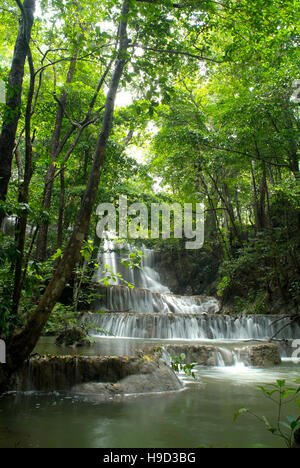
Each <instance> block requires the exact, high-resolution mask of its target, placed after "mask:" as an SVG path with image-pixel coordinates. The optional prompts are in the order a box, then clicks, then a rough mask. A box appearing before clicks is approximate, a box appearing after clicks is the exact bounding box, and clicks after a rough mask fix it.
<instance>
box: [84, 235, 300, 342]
mask: <svg viewBox="0 0 300 468" xmlns="http://www.w3.org/2000/svg"><path fill="white" fill-rule="evenodd" d="M126 249H127V251H128V252H132V249H131V247H130V246H126ZM142 250H143V254H144V255H145V256H144V257H143V259H142V269H141V270H140V269H135V270H130V269H126V268H125V267H124V266H123V265H122V264H121V259H122V257H124V247H123V249H122V248H120V247H117V246H116V245H115V244H114V243H113V241H112V240H109V239H106V240H105V242H104V246H103V249H102V251H101V253H100V254H99V259H98V262H99V264H101V265H103V266H104V265H107V266H108V267H109V269H110V270H111V271H113V272H114V273H115V274H117V273H119V274H121V275H122V277H123V278H124V279H125V280H126V281H128V282H129V283H131V284H133V285H134V286H135V287H134V289H130V288H129V287H127V286H123V285H122V281H121V280H120V279H117V281H114V282H112V284H111V286H108V287H104V286H99V289H100V292H101V293H102V299H100V300H98V301H97V302H96V303H95V312H99V311H102V312H103V313H101V314H98V313H97V314H94V315H93V319H92V320H93V322H94V323H96V324H97V325H98V326H99V327H101V328H103V329H104V330H106V332H107V334H108V335H109V336H115V337H123V338H124V337H126V338H144V339H145V338H146V339H160V340H176V339H177V340H251V339H255V340H264V339H268V338H270V337H272V336H274V335H275V334H277V335H276V338H278V339H287V340H290V339H295V338H298V337H300V326H299V325H298V323H296V322H295V323H294V324H293V325H292V326H288V327H286V328H284V329H283V330H282V331H280V330H281V329H282V328H283V325H284V324H288V323H289V319H288V318H283V319H282V320H281V321H279V320H278V316H261V315H247V316H238V317H236V316H234V317H233V316H228V315H220V314H218V311H219V304H218V301H217V300H216V299H215V298H213V297H208V296H177V295H174V294H172V293H171V291H170V290H169V288H168V287H167V286H165V285H163V284H162V283H161V280H160V276H159V273H158V272H157V271H156V269H155V254H154V252H153V251H151V250H149V249H146V248H143V249H142ZM104 277H105V273H104V272H103V270H102V272H101V270H100V271H99V272H97V273H96V275H95V281H99V280H101V279H103V278H104Z"/></svg>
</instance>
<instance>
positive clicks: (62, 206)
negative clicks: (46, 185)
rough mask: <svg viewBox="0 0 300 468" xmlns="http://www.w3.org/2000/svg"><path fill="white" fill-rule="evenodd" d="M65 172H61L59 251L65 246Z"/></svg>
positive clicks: (58, 226) (62, 170) (58, 229)
mask: <svg viewBox="0 0 300 468" xmlns="http://www.w3.org/2000/svg"><path fill="white" fill-rule="evenodd" d="M65 193H66V190H65V170H64V168H62V169H61V171H60V194H59V214H58V225H57V249H61V247H62V244H63V226H64V213H65V198H66V197H65Z"/></svg>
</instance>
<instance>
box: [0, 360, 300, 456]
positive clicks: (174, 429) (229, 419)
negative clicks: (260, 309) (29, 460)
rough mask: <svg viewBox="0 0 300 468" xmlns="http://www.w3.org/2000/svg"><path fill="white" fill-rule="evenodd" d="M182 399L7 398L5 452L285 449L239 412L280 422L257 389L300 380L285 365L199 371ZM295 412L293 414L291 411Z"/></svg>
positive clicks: (0, 405) (0, 440)
mask: <svg viewBox="0 0 300 468" xmlns="http://www.w3.org/2000/svg"><path fill="white" fill-rule="evenodd" d="M196 372H197V378H198V379H197V381H196V382H193V381H192V380H189V379H188V381H187V388H186V390H185V391H183V392H179V393H171V394H157V395H152V396H133V397H126V398H121V399H119V400H115V401H107V402H99V401H97V398H96V396H94V397H93V396H91V397H86V396H78V395H70V394H65V395H62V394H57V393H55V394H51V395H41V394H17V395H15V394H10V395H6V396H4V397H2V398H1V399H0V415H1V420H2V421H5V428H4V429H3V428H2V430H1V432H0V447H8V446H10V447H14V446H21V447H96V448H97V447H99V448H100V447H102V448H107V447H111V448H140V447H143V448H168V447H173V448H174V447H175V448H176V447H178V448H184V447H186V448H193V447H199V446H210V445H212V446H214V447H225V446H229V447H234V448H236V447H248V446H250V445H251V444H256V443H260V444H261V443H262V444H267V445H269V446H272V447H278V446H279V447H280V441H278V440H277V438H274V437H273V436H272V435H271V434H269V433H268V432H267V431H266V430H265V428H264V427H263V426H262V425H261V424H260V423H259V421H257V420H256V419H255V418H251V417H250V416H247V415H244V416H241V417H240V418H239V419H238V420H237V421H236V422H235V423H234V422H233V414H234V412H235V411H236V410H237V409H239V408H241V407H247V408H250V409H252V410H253V411H254V412H256V413H257V414H259V415H261V416H262V415H265V416H266V417H268V418H269V419H270V420H272V419H274V413H275V406H273V404H272V403H271V402H270V401H268V400H266V399H265V397H264V396H263V395H262V393H261V391H259V390H258V389H257V385H260V384H266V383H272V382H274V381H275V380H276V379H283V378H287V376H288V381H289V382H290V383H293V382H294V380H295V379H296V378H297V377H298V376H299V366H297V365H294V364H293V363H288V362H285V363H284V364H282V365H281V366H279V367H276V368H272V369H267V370H261V369H251V368H246V367H244V366H241V365H238V366H233V367H223V368H221V367H218V368H203V367H199V368H198V369H197V371H196ZM287 411H288V413H290V414H295V413H293V411H294V408H293V407H291V408H289V409H288V408H287Z"/></svg>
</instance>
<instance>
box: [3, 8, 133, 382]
mask: <svg viewBox="0 0 300 468" xmlns="http://www.w3.org/2000/svg"><path fill="white" fill-rule="evenodd" d="M128 13H129V6H128V3H127V0H124V2H123V7H122V13H121V21H120V27H119V37H120V44H119V53H118V58H117V61H116V66H115V70H114V73H113V76H112V79H111V83H110V86H109V90H108V94H107V98H106V107H105V113H104V117H103V123H102V128H101V132H100V135H99V138H98V142H97V147H96V152H95V156H94V161H93V165H92V168H91V172H90V175H89V180H88V183H87V187H86V190H85V194H84V196H83V199H82V203H81V208H80V211H79V214H78V217H77V221H76V224H75V227H74V229H73V233H72V235H71V238H70V241H69V243H68V245H67V247H66V249H65V252H64V256H63V258H62V260H61V261H60V263H59V265H58V267H57V269H56V271H55V273H54V276H53V278H52V280H51V281H50V283H49V285H48V287H47V289H46V291H45V293H44V295H43V297H42V298H41V301H40V303H39V304H38V306H37V308H36V309H35V311H34V312H33V313H32V314H31V316H30V317H29V319H28V321H27V323H26V325H25V326H24V327H23V328H21V329H20V330H18V331H17V332H16V333H15V334H14V336H13V337H12V338H11V339H10V340H9V342H8V344H7V369H6V372H7V371H8V372H9V373H10V374H11V373H13V372H14V371H15V370H16V369H17V368H18V367H19V366H20V365H22V363H23V361H24V360H25V359H26V358H27V357H28V356H29V354H30V353H31V352H32V350H33V349H34V347H35V345H36V343H37V341H38V339H39V337H40V335H41V333H42V331H43V328H44V326H45V324H46V322H47V320H48V318H49V316H50V314H51V312H52V310H53V307H54V306H55V304H56V302H57V301H58V300H59V298H60V296H61V294H62V292H63V290H64V288H65V285H66V283H67V281H68V279H69V278H70V276H71V274H72V271H73V269H74V266H75V264H76V261H77V260H78V258H79V256H80V250H81V247H82V242H83V240H84V238H85V236H86V233H87V231H88V228H89V223H90V218H91V215H92V211H93V208H94V204H95V201H96V198H97V193H98V185H99V181H100V176H101V172H102V168H103V164H104V161H105V157H106V148H107V143H108V139H109V135H110V131H111V127H112V120H113V114H114V106H115V98H116V94H117V90H118V86H119V83H120V79H121V77H122V74H123V70H124V67H125V65H126V62H127V49H128V37H127V21H128V20H127V16H128Z"/></svg>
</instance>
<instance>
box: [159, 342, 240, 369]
mask: <svg viewBox="0 0 300 468" xmlns="http://www.w3.org/2000/svg"><path fill="white" fill-rule="evenodd" d="M165 350H166V351H167V353H168V354H169V355H170V356H171V357H172V356H175V357H179V356H180V355H181V354H185V359H184V362H185V364H194V363H195V364H197V365H199V366H218V365H232V364H233V355H232V353H231V352H230V351H228V350H226V349H224V348H220V347H217V346H211V345H189V344H174V345H173V344H172V345H167V346H165Z"/></svg>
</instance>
